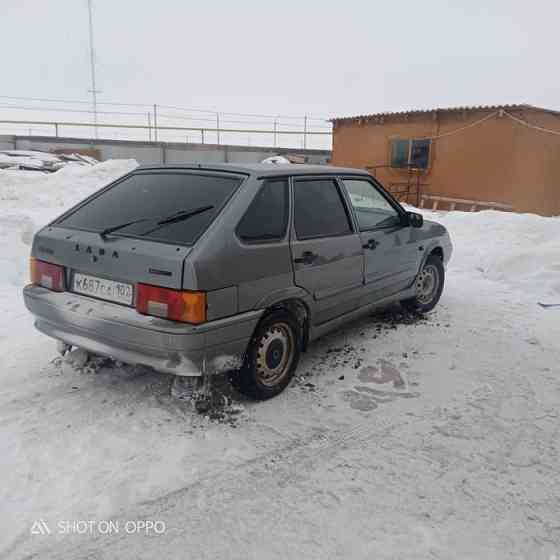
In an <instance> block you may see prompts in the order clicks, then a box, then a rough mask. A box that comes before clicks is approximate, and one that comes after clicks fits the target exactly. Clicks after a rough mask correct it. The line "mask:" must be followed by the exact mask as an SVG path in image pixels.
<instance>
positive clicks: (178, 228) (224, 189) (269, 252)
mask: <svg viewBox="0 0 560 560" xmlns="http://www.w3.org/2000/svg"><path fill="white" fill-rule="evenodd" d="M451 251H452V245H451V242H450V239H449V235H448V233H447V231H446V229H445V228H444V227H443V226H441V225H439V224H437V223H434V222H428V221H424V220H423V218H422V216H421V215H419V214H416V213H413V212H406V211H405V210H404V209H403V207H402V206H401V205H400V204H399V203H398V202H397V201H396V200H395V199H394V198H393V197H392V196H391V195H390V194H388V193H387V192H386V191H385V190H384V189H383V188H382V187H381V185H380V184H379V183H378V182H376V180H375V179H374V178H372V177H371V176H370V175H369V174H368V173H366V172H364V171H360V170H357V169H344V168H336V167H323V166H307V165H301V166H300V165H270V164H268V165H267V164H257V165H226V164H224V165H220V164H216V165H214V164H212V165H210V164H208V165H169V166H157V167H156V166H154V167H140V168H137V169H136V170H134V171H133V172H131V173H129V174H128V175H125V176H124V177H121V178H120V179H118V180H116V181H115V182H113V183H111V184H110V185H108V186H106V187H105V188H103V189H101V190H99V191H98V192H96V193H95V194H93V195H92V196H90V197H88V198H86V199H85V200H84V201H83V202H81V203H80V204H78V205H76V206H75V207H73V208H71V209H70V210H68V211H67V212H65V213H64V214H63V215H62V216H60V217H59V218H57V219H56V220H54V221H53V222H52V223H50V224H49V225H47V226H46V227H44V228H43V229H41V230H40V231H39V232H38V233H37V234H36V235H35V238H34V241H33V248H32V254H31V284H30V285H28V286H26V287H25V288H24V298H25V304H26V306H27V308H28V309H29V310H30V311H31V313H33V314H34V315H35V318H36V321H35V325H36V327H37V329H39V330H40V331H41V332H43V333H45V334H47V335H49V336H51V337H53V338H55V339H57V340H59V341H61V342H62V346H61V347H62V349H67V348H69V347H71V346H77V347H81V348H84V349H86V350H88V351H89V352H92V353H95V354H100V355H104V356H108V357H112V358H115V359H118V360H120V361H123V362H126V363H132V364H143V365H146V366H150V367H152V368H154V369H155V370H158V371H161V372H167V373H171V374H175V375H178V376H189V377H190V376H198V377H200V376H203V377H204V378H205V379H207V378H209V376H211V375H212V374H214V373H217V372H222V371H224V370H227V371H232V370H234V371H236V372H237V373H236V384H237V386H238V387H239V389H240V390H241V391H242V392H243V393H245V394H247V395H249V396H251V397H253V398H257V399H265V398H269V397H272V396H274V395H276V394H278V393H279V392H280V391H282V390H283V389H284V388H285V387H286V385H287V384H288V383H289V381H290V379H291V378H292V376H293V374H294V371H295V369H296V367H297V363H298V360H299V355H300V352H301V351H304V350H305V349H306V348H307V345H308V343H309V342H310V341H312V340H313V339H315V338H317V337H319V336H321V335H323V334H324V333H326V332H327V331H330V330H331V329H334V328H336V327H338V326H340V325H341V324H343V323H345V322H346V321H348V320H350V319H354V318H356V317H358V316H359V315H361V314H364V313H367V312H369V311H370V310H371V309H372V308H374V307H376V306H382V305H386V304H388V303H391V302H395V301H400V302H402V303H403V305H405V306H408V307H411V308H414V309H416V310H418V311H419V312H425V311H429V310H430V309H432V308H433V307H434V306H435V305H436V303H437V302H438V300H439V298H440V295H441V292H442V289H443V283H444V271H445V265H446V263H447V261H448V260H449V258H450V256H451Z"/></svg>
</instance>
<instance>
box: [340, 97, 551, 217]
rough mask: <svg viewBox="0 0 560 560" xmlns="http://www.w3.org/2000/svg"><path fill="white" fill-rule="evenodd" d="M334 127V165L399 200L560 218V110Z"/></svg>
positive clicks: (425, 115) (467, 113) (459, 113)
mask: <svg viewBox="0 0 560 560" xmlns="http://www.w3.org/2000/svg"><path fill="white" fill-rule="evenodd" d="M332 122H333V156H332V163H333V165H342V166H349V167H359V168H365V169H368V170H369V171H370V173H371V174H372V175H374V176H376V177H377V178H378V179H379V180H380V181H381V182H382V183H383V184H384V185H385V186H386V187H387V188H388V189H389V190H390V191H392V192H393V193H395V195H396V196H397V197H398V198H400V199H401V200H404V201H408V202H410V203H412V204H417V205H420V206H427V207H430V208H432V207H437V208H442V209H449V208H456V209H461V210H479V209H485V208H498V209H502V210H513V211H516V212H535V213H538V214H542V215H559V214H560V112H557V111H552V110H548V109H542V108H539V107H533V106H530V105H501V106H487V107H459V108H452V109H430V110H425V111H404V112H399V113H378V114H372V115H362V116H357V117H348V118H336V119H333V121H332Z"/></svg>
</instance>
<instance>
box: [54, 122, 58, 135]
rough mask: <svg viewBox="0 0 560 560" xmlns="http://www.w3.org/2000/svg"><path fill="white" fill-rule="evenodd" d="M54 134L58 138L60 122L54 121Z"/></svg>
mask: <svg viewBox="0 0 560 560" xmlns="http://www.w3.org/2000/svg"><path fill="white" fill-rule="evenodd" d="M54 135H55V136H56V137H57V138H58V123H54Z"/></svg>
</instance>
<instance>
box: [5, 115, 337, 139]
mask: <svg viewBox="0 0 560 560" xmlns="http://www.w3.org/2000/svg"><path fill="white" fill-rule="evenodd" d="M218 122H219V121H218ZM0 124H6V125H21V126H28V127H29V126H47V127H52V131H53V133H54V136H55V137H58V136H59V135H60V133H61V128H62V127H65V128H66V127H74V128H90V129H92V130H95V129H96V128H101V129H125V130H145V131H147V132H148V134H147V136H148V138H149V140H150V141H151V139H152V134H153V138H154V140H155V141H156V142H157V141H158V132H161V131H174V132H185V133H186V132H189V133H193V132H194V133H197V134H199V135H200V141H201V143H202V144H204V143H205V140H207V135H208V134H209V133H210V134H215V135H216V139H217V144H220V135H221V134H225V133H236V134H260V135H270V136H273V137H274V138H276V136H282V135H286V136H300V137H302V138H303V145H304V146H307V137H308V136H332V132H331V131H322V130H321V131H319V130H308V129H307V126H306V127H305V128H304V130H279V129H278V127H274V128H273V129H260V128H250V129H249V128H220V127H192V126H174V125H159V124H155V123H154V124H120V123H119V124H113V123H100V122H97V123H93V122H76V121H50V120H48V121H45V120H17V119H1V120H0Z"/></svg>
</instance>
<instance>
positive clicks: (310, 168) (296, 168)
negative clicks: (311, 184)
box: [134, 163, 368, 177]
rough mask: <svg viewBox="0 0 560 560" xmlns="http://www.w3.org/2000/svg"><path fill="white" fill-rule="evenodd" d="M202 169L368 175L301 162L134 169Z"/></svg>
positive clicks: (264, 174) (259, 173)
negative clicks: (301, 163)
mask: <svg viewBox="0 0 560 560" xmlns="http://www.w3.org/2000/svg"><path fill="white" fill-rule="evenodd" d="M172 169H175V170H202V171H221V172H229V173H243V174H245V175H257V176H259V177H272V176H275V175H281V176H285V175H325V174H330V175H349V174H352V175H356V174H358V175H368V172H367V171H364V170H363V169H354V168H351V167H334V166H331V165H300V164H288V163H286V164H275V163H241V164H237V163H168V164H165V165H142V166H140V167H137V168H136V169H135V170H134V171H146V170H172Z"/></svg>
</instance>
